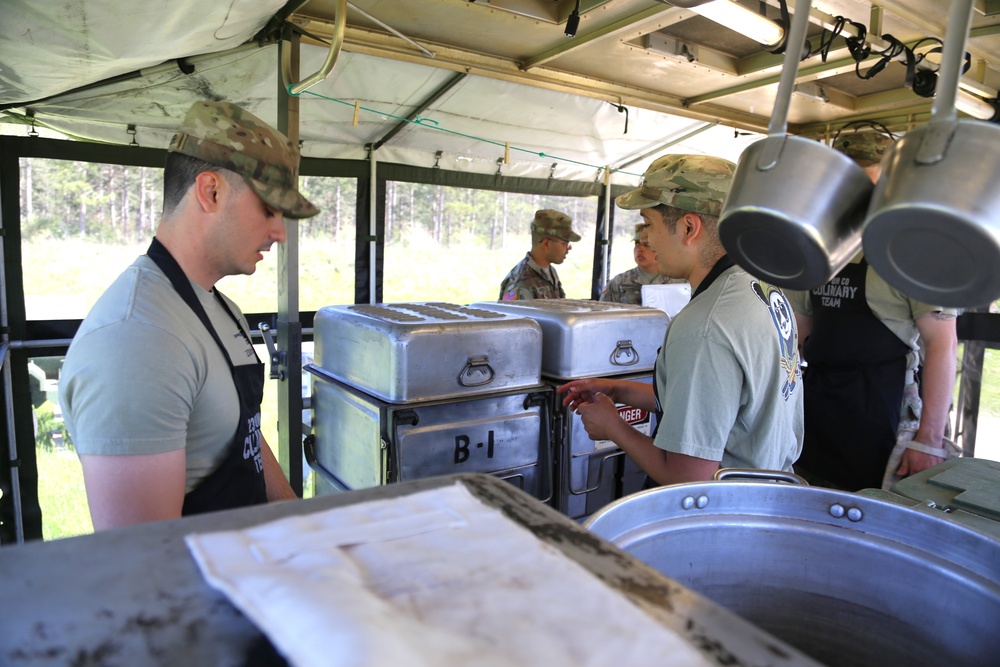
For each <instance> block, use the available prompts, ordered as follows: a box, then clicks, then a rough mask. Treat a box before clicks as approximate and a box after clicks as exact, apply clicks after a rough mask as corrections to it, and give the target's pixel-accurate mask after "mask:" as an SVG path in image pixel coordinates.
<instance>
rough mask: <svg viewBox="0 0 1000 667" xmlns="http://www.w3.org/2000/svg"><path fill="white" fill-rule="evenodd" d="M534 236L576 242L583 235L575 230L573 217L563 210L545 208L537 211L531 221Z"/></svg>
mask: <svg viewBox="0 0 1000 667" xmlns="http://www.w3.org/2000/svg"><path fill="white" fill-rule="evenodd" d="M531 233H532V236H535V235H538V236H549V237H552V238H557V239H560V240H562V241H568V242H570V243H576V242H577V241H579V240H580V239H581V238H583V237H582V236H580V235H579V234H577V233H576V232H574V231H573V219H572V218H570V217H569V216H568V215H566V214H565V213H563V212H562V211H556V210H554V209H551V208H543V209H539V210H537V211H535V219H534V220H532V221H531Z"/></svg>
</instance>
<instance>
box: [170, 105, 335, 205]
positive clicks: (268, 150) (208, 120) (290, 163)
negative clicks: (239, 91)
mask: <svg viewBox="0 0 1000 667" xmlns="http://www.w3.org/2000/svg"><path fill="white" fill-rule="evenodd" d="M167 150H168V151H174V152H177V153H183V154H184V155H190V156H191V157H194V158H198V159H200V160H204V161H205V162H208V163H209V164H213V165H215V166H217V167H223V168H224V169H229V170H231V171H234V172H236V173H237V174H239V175H240V176H242V177H243V178H244V179H245V180H246V181H247V183H248V184H249V185H250V187H251V189H253V191H254V192H256V193H257V195H258V196H259V197H260V198H261V199H262V200H264V203H266V204H268V205H269V206H273V207H274V208H276V209H278V210H279V211H281V212H282V213H283V214H284V215H285V216H287V217H289V218H308V217H310V216H313V215H316V214H317V213H319V209H318V208H316V207H315V206H313V205H312V204H311V203H310V202H309V201H308V200H307V199H306V198H305V197H303V196H302V195H301V194H299V191H298V188H297V186H296V182H297V180H298V174H299V151H298V149H297V148H296V147H295V146H294V145H293V144H292V142H291V141H290V140H289V139H288V137H286V136H285V135H283V134H282V133H281V132H278V131H277V130H275V129H274V128H272V127H271V126H270V125H268V124H267V123H265V122H264V121H262V120H261V119H259V118H257V117H256V116H254V115H253V114H251V113H249V112H247V111H244V110H243V109H241V108H239V107H238V106H236V105H234V104H230V103H229V102H195V103H194V105H192V106H191V108H190V109H189V110H188V113H187V116H186V117H185V118H184V123H183V124H182V125H181V127H180V130H178V132H177V134H175V135H174V138H173V139H172V140H171V141H170V147H169V148H168V149H167Z"/></svg>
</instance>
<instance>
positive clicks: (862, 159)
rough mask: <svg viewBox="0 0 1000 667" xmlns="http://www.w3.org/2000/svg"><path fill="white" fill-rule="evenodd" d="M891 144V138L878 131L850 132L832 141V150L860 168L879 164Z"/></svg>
mask: <svg viewBox="0 0 1000 667" xmlns="http://www.w3.org/2000/svg"><path fill="white" fill-rule="evenodd" d="M892 144H893V139H892V137H890V136H888V135H887V134H884V133H882V132H879V131H878V130H863V131H861V132H851V133H850V134H842V135H840V136H839V137H837V138H835V139H834V140H833V147H834V148H836V149H837V150H838V151H840V152H841V153H843V154H844V155H846V156H847V157H849V158H851V159H852V160H854V161H855V162H857V163H858V164H859V165H860V166H862V167H870V166H872V165H876V164H879V163H880V162H881V161H882V158H883V156H885V153H886V151H887V150H889V148H890V147H891V146H892Z"/></svg>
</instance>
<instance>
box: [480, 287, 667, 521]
mask: <svg viewBox="0 0 1000 667" xmlns="http://www.w3.org/2000/svg"><path fill="white" fill-rule="evenodd" d="M472 307H473V308H477V309H488V310H495V311H497V312H501V313H506V314H510V315H520V316H524V317H529V318H531V319H533V320H534V321H536V322H538V324H539V326H540V327H541V330H542V380H543V381H544V382H545V383H546V384H548V385H549V386H551V387H552V388H553V390H554V389H555V387H558V386H559V385H561V384H563V383H565V382H568V381H570V380H576V379H582V378H589V377H616V378H619V379H628V380H635V381H638V382H647V383H652V381H653V373H652V371H653V364H654V363H655V361H656V353H657V350H659V348H660V346H661V345H662V344H663V338H664V336H665V335H666V331H667V326H668V325H669V322H670V318H669V317H668V316H667V314H666V313H665V312H663V311H662V310H658V309H655V308H644V307H642V306H634V305H628V304H619V303H609V302H604V301H589V300H579V299H535V300H524V301H499V302H493V301H490V302H478V303H474V304H472ZM618 411H619V414H621V415H622V417H623V418H624V419H625V420H626V421H628V422H629V423H630V424H632V426H633V427H634V428H636V429H637V430H639V431H641V432H642V433H645V434H647V435H652V433H653V429H654V428H655V422H656V416H655V415H654V414H651V413H649V412H647V411H645V410H642V409H639V408H636V407H633V406H628V405H623V404H619V405H618ZM554 415H555V417H554V431H555V433H556V437H555V443H554V452H555V461H554V467H555V471H556V477H555V490H554V498H553V500H554V505H555V507H556V508H557V509H558V510H559V511H561V512H563V513H564V514H566V515H567V516H569V517H571V518H575V519H583V518H586V517H587V516H589V515H590V514H592V513H594V512H595V511H597V510H598V509H600V508H601V507H603V506H604V505H606V504H608V503H610V502H612V501H613V500H615V499H617V498H621V497H622V496H624V495H628V494H630V493H633V492H635V491H639V490H641V489H642V486H643V483H644V482H645V479H646V476H645V474H644V473H642V471H641V470H640V469H639V468H638V466H637V465H636V464H635V463H634V462H633V461H632V460H631V459H630V458H629V457H628V456H626V455H625V453H624V452H623V451H622V450H620V449H619V448H618V447H617V446H616V445H615V444H614V443H613V442H610V441H607V440H602V441H594V440H591V438H590V436H588V435H587V431H586V429H585V428H584V426H583V421H582V420H581V419H580V417H579V416H578V415H576V414H574V413H572V412H569V411H567V410H566V409H565V408H564V407H563V405H562V396H555V411H554Z"/></svg>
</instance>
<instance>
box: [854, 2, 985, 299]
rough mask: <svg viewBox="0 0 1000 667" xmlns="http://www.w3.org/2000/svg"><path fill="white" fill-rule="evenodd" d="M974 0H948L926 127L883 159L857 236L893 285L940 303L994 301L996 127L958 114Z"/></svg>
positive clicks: (899, 142)
mask: <svg viewBox="0 0 1000 667" xmlns="http://www.w3.org/2000/svg"><path fill="white" fill-rule="evenodd" d="M971 14H972V0H954V1H953V2H952V7H951V12H950V14H949V18H948V29H947V34H946V36H945V43H944V53H943V55H942V59H941V67H940V79H939V81H938V84H937V95H936V97H935V99H934V107H933V109H932V113H931V121H930V123H928V124H927V125H926V126H924V127H921V128H919V129H917V130H914V131H912V132H910V133H908V134H907V135H906V136H905V137H903V138H902V139H900V140H899V141H898V142H897V143H896V145H895V146H893V148H892V150H891V151H890V152H889V154H888V155H887V156H886V159H884V160H883V162H882V164H883V169H882V176H881V178H880V179H879V183H878V185H877V186H876V188H875V194H874V195H873V196H872V200H871V205H870V207H869V210H868V218H867V220H866V222H865V227H864V233H863V246H864V250H865V256H866V257H867V258H868V262H869V263H870V264H871V265H872V267H873V268H874V269H875V270H876V271H877V272H878V273H879V275H881V276H882V277H883V278H885V280H886V281H887V282H888V283H889V284H890V285H892V286H893V287H895V288H897V289H899V290H900V291H901V292H903V293H904V294H907V295H909V296H912V297H914V298H917V299H920V300H921V301H924V302H927V303H932V304H936V305H941V306H952V307H960V308H961V307H974V306H980V305H983V304H986V303H989V302H990V301H993V300H994V299H996V298H997V297H1000V187H997V179H996V175H997V171H998V169H1000V158H998V157H997V154H998V152H1000V126H997V125H993V124H990V123H985V122H982V121H975V120H956V118H957V114H956V111H955V97H956V95H957V91H958V81H959V78H960V76H961V66H962V60H963V52H964V50H965V39H966V36H967V35H968V32H969V26H970V25H971V20H972V17H971Z"/></svg>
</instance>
